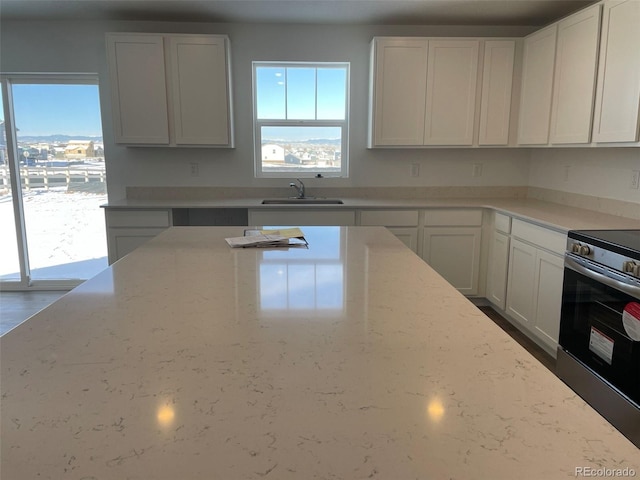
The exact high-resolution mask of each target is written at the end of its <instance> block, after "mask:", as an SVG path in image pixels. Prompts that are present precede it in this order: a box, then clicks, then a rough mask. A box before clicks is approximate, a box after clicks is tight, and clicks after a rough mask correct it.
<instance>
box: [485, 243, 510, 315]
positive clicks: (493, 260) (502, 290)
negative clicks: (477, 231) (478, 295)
mask: <svg viewBox="0 0 640 480" xmlns="http://www.w3.org/2000/svg"><path fill="white" fill-rule="evenodd" d="M510 240H511V239H510V238H509V235H507V234H505V233H501V232H497V231H496V232H493V238H492V240H491V247H490V253H489V267H488V270H487V272H488V273H487V275H488V278H487V299H488V300H489V301H490V302H491V303H493V304H494V305H495V306H496V307H498V308H500V309H501V310H504V308H505V306H506V300H507V272H508V270H509V243H510Z"/></svg>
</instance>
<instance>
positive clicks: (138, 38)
mask: <svg viewBox="0 0 640 480" xmlns="http://www.w3.org/2000/svg"><path fill="white" fill-rule="evenodd" d="M107 58H108V62H109V76H110V85H111V89H112V92H111V94H112V110H113V123H114V135H115V141H116V143H125V144H147V145H166V144H168V143H169V125H168V110H167V89H166V80H165V62H164V42H163V38H162V36H161V35H141V34H140V35H138V34H108V35H107Z"/></svg>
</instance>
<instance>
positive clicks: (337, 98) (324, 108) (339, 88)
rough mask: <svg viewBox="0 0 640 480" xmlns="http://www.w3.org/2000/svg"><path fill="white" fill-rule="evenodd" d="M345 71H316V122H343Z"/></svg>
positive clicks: (341, 69)
mask: <svg viewBox="0 0 640 480" xmlns="http://www.w3.org/2000/svg"><path fill="white" fill-rule="evenodd" d="M346 92H347V71H346V70H345V69H343V68H319V69H318V120H344V119H345V110H346Z"/></svg>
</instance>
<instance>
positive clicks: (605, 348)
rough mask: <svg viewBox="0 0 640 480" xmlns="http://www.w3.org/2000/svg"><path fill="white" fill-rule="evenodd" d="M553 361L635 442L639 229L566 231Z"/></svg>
mask: <svg viewBox="0 0 640 480" xmlns="http://www.w3.org/2000/svg"><path fill="white" fill-rule="evenodd" d="M556 365H557V367H556V368H557V374H558V376H559V377H560V378H561V379H562V380H563V381H564V382H565V383H567V385H569V386H570V387H571V388H572V389H573V390H574V391H575V392H576V393H577V394H579V395H580V396H581V397H583V398H584V399H585V400H586V401H587V402H588V403H589V404H590V405H591V406H593V407H594V408H595V409H596V410H597V411H598V412H600V414H601V415H602V416H604V417H605V418H606V419H607V420H609V421H610V422H611V423H612V424H613V425H614V426H615V427H616V428H617V429H618V430H619V431H620V432H621V433H622V434H624V435H625V436H626V437H627V438H629V439H630V440H631V441H632V442H633V443H634V444H635V445H636V446H637V447H639V448H640V230H615V231H611V230H589V231H571V232H569V234H568V241H567V251H566V254H565V270H564V284H563V293H562V314H561V319H560V338H559V347H558V359H557V364H556Z"/></svg>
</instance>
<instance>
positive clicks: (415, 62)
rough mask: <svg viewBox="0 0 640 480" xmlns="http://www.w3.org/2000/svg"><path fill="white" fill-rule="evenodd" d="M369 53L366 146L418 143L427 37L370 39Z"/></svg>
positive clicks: (423, 105)
mask: <svg viewBox="0 0 640 480" xmlns="http://www.w3.org/2000/svg"><path fill="white" fill-rule="evenodd" d="M372 56H373V58H372V60H373V62H372V63H373V65H374V72H373V73H372V78H373V82H374V83H373V86H372V93H371V96H372V100H371V101H372V105H371V109H370V110H371V111H372V112H373V113H372V114H371V115H372V124H373V125H372V128H373V140H370V142H369V143H370V146H384V145H422V144H423V135H424V108H425V94H426V79H427V40H426V39H420V38H417V39H412V38H407V39H393V38H388V39H374V41H373V53H372ZM370 135H371V133H370Z"/></svg>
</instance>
